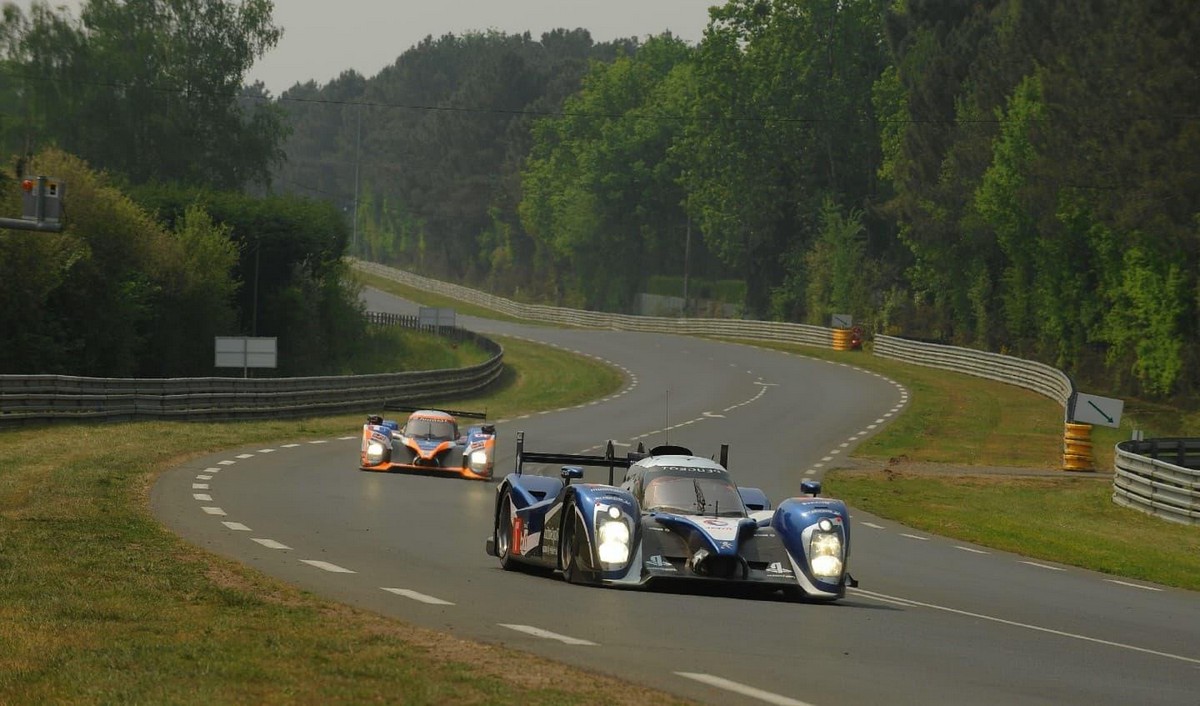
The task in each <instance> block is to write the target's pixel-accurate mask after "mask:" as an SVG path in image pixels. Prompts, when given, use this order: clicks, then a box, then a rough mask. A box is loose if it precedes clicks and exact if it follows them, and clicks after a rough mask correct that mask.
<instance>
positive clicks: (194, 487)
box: [192, 483, 208, 490]
mask: <svg viewBox="0 0 1200 706" xmlns="http://www.w3.org/2000/svg"><path fill="white" fill-rule="evenodd" d="M192 490H208V483H192Z"/></svg>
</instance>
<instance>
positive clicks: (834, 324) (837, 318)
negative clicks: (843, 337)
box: [829, 314, 854, 328]
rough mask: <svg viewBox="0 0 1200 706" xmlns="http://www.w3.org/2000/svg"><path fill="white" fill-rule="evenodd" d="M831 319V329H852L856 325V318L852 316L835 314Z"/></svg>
mask: <svg viewBox="0 0 1200 706" xmlns="http://www.w3.org/2000/svg"><path fill="white" fill-rule="evenodd" d="M831 319H832V321H831V322H830V324H829V326H830V328H850V327H851V326H852V325H854V317H853V316H851V315H850V314H834V315H833V316H832V317H831Z"/></svg>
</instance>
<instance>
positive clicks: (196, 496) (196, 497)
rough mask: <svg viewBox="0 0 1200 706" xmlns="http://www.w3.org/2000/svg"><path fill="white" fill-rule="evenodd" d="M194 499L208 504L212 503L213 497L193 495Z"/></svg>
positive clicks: (199, 494)
mask: <svg viewBox="0 0 1200 706" xmlns="http://www.w3.org/2000/svg"><path fill="white" fill-rule="evenodd" d="M192 497H193V498H195V499H196V500H203V501H204V502H206V503H211V502H212V496H211V495H209V494H208V493H192Z"/></svg>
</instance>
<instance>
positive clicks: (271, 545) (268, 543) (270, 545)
mask: <svg viewBox="0 0 1200 706" xmlns="http://www.w3.org/2000/svg"><path fill="white" fill-rule="evenodd" d="M251 539H253V540H254V541H255V542H258V543H259V544H261V545H263V546H264V547H266V548H267V549H291V547H289V546H288V545H286V544H281V543H279V542H276V541H275V540H273V539H263V538H262V537H251Z"/></svg>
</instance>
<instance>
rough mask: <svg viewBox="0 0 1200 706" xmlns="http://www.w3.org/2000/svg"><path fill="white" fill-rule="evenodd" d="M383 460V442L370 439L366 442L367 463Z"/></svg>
mask: <svg viewBox="0 0 1200 706" xmlns="http://www.w3.org/2000/svg"><path fill="white" fill-rule="evenodd" d="M382 460H383V444H381V443H379V442H378V441H372V442H371V443H369V444H367V463H370V464H372V465H374V464H376V463H379V462H380V461H382Z"/></svg>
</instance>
